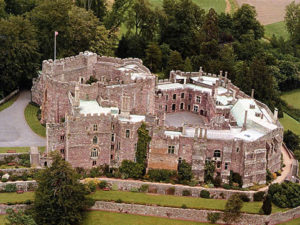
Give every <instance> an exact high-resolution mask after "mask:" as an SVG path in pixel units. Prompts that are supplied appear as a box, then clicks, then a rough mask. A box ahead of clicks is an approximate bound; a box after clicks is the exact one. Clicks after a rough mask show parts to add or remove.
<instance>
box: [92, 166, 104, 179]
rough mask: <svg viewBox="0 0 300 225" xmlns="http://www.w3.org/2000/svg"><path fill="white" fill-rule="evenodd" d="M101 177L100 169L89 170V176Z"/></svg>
mask: <svg viewBox="0 0 300 225" xmlns="http://www.w3.org/2000/svg"><path fill="white" fill-rule="evenodd" d="M101 175H102V173H101V170H100V167H94V168H92V169H91V170H90V174H89V176H90V177H92V178H94V177H100V176H101Z"/></svg>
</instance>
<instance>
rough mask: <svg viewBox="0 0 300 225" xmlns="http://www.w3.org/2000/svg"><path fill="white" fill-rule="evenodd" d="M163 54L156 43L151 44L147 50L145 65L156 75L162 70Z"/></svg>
mask: <svg viewBox="0 0 300 225" xmlns="http://www.w3.org/2000/svg"><path fill="white" fill-rule="evenodd" d="M161 63H162V52H161V50H160V48H159V46H158V45H157V44H156V43H150V44H149V45H148V48H147V49H146V58H145V64H146V66H148V67H149V69H150V70H151V71H152V72H153V73H156V72H158V71H160V70H161Z"/></svg>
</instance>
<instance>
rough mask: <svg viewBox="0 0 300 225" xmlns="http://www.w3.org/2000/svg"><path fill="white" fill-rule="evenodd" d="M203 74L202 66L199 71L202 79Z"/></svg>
mask: <svg viewBox="0 0 300 225" xmlns="http://www.w3.org/2000/svg"><path fill="white" fill-rule="evenodd" d="M202 74H203V70H202V66H200V69H199V76H200V77H201V76H202Z"/></svg>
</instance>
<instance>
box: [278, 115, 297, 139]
mask: <svg viewBox="0 0 300 225" xmlns="http://www.w3.org/2000/svg"><path fill="white" fill-rule="evenodd" d="M279 121H280V123H281V124H282V126H283V127H284V130H291V131H293V132H294V133H296V134H298V135H300V123H299V122H298V121H297V120H295V119H293V118H292V117H290V116H289V115H288V114H286V113H283V118H280V119H279Z"/></svg>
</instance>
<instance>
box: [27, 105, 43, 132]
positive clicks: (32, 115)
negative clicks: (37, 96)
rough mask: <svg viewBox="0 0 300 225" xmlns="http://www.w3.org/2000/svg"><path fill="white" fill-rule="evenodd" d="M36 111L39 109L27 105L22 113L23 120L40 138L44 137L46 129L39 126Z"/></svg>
mask: <svg viewBox="0 0 300 225" xmlns="http://www.w3.org/2000/svg"><path fill="white" fill-rule="evenodd" d="M38 110H39V108H38V107H37V106H34V105H31V104H28V105H27V106H26V108H25V111H24V115H25V119H26V121H27V124H28V125H29V127H30V128H31V130H33V132H34V133H36V134H37V135H40V136H42V137H46V128H45V127H44V126H42V125H41V123H40V121H39V120H38V118H37V112H38Z"/></svg>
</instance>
